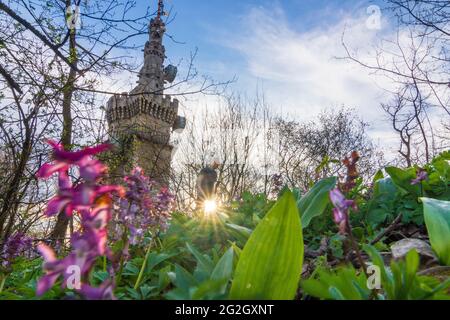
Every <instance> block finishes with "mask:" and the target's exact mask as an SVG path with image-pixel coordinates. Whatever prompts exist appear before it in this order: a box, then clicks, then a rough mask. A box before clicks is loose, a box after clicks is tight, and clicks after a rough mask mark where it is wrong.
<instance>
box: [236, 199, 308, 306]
mask: <svg viewBox="0 0 450 320" xmlns="http://www.w3.org/2000/svg"><path fill="white" fill-rule="evenodd" d="M303 252H304V247H303V234H302V227H301V221H300V218H299V214H298V209H297V206H296V203H295V199H294V196H293V195H292V193H291V192H290V191H287V192H285V193H284V195H283V196H282V197H281V198H280V199H279V200H278V202H277V203H276V204H275V205H274V206H273V208H272V209H271V210H270V211H269V212H268V213H267V215H266V216H265V217H264V219H263V220H261V222H260V224H259V225H258V226H257V227H256V229H255V230H254V231H253V233H252V235H251V237H250V239H249V240H248V242H247V244H246V245H245V247H244V250H243V251H242V253H241V256H240V258H239V262H238V265H237V267H236V271H235V277H234V280H233V284H232V287H231V292H230V299H237V300H244V299H247V300H258V299H263V300H291V299H293V298H294V297H295V294H296V291H297V287H298V282H299V280H300V275H301V272H302V263H303Z"/></svg>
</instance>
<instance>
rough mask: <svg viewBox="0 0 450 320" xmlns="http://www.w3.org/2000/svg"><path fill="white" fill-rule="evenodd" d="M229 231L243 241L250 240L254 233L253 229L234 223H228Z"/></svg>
mask: <svg viewBox="0 0 450 320" xmlns="http://www.w3.org/2000/svg"><path fill="white" fill-rule="evenodd" d="M226 226H227V228H228V230H229V232H230V233H231V235H233V236H234V237H235V238H236V239H238V240H239V241H243V242H244V243H245V242H246V241H247V240H248V238H249V237H250V235H251V234H252V230H251V229H249V228H246V227H243V226H238V225H236V224H233V223H227V224H226Z"/></svg>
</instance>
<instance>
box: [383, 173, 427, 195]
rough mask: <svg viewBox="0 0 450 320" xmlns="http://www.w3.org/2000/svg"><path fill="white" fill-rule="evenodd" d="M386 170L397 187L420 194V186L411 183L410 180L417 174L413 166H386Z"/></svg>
mask: <svg viewBox="0 0 450 320" xmlns="http://www.w3.org/2000/svg"><path fill="white" fill-rule="evenodd" d="M386 172H387V173H388V174H389V176H390V177H391V178H392V181H393V182H394V183H395V185H396V186H397V187H399V188H401V189H403V190H405V191H407V192H409V193H411V194H413V195H415V196H420V186H419V185H412V184H411V181H412V180H414V179H415V178H416V175H417V172H416V169H415V168H409V169H406V170H402V169H400V168H396V167H387V168H386Z"/></svg>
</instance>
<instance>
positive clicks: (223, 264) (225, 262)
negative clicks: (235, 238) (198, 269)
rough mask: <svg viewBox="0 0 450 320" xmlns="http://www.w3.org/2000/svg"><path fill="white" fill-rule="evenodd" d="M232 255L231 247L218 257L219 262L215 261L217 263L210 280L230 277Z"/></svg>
mask: <svg viewBox="0 0 450 320" xmlns="http://www.w3.org/2000/svg"><path fill="white" fill-rule="evenodd" d="M233 257H234V252H233V248H232V247H231V248H230V249H228V250H227V252H225V254H224V255H223V256H222V258H220V260H219V262H217V265H216V267H215V268H214V270H213V272H212V274H211V280H221V279H230V278H231V274H232V273H233Z"/></svg>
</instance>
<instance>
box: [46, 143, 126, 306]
mask: <svg viewBox="0 0 450 320" xmlns="http://www.w3.org/2000/svg"><path fill="white" fill-rule="evenodd" d="M48 143H49V144H50V145H51V146H52V148H53V158H54V161H53V162H52V163H47V164H44V165H43V166H42V167H41V169H40V170H39V171H38V173H37V176H38V177H39V178H42V179H48V178H50V177H51V176H52V175H53V174H55V173H56V174H58V194H57V195H56V196H55V197H54V198H53V199H51V200H50V202H49V204H48V207H47V210H46V215H47V216H54V215H56V214H59V213H60V212H62V211H63V210H64V212H65V214H66V215H67V216H72V215H73V214H74V213H75V212H76V213H77V214H78V215H79V217H80V221H81V231H82V232H79V233H75V234H73V236H72V238H71V245H72V252H71V253H70V254H69V255H68V256H66V257H65V258H63V259H60V260H58V259H57V257H56V254H55V252H54V251H53V250H52V249H51V248H50V247H48V246H47V245H45V244H40V245H39V247H38V250H39V252H40V253H41V254H42V256H43V257H44V260H45V262H44V266H43V268H44V270H45V271H46V274H45V275H44V276H43V277H42V278H41V279H40V280H39V281H38V284H37V295H38V296H41V295H43V294H44V293H45V292H47V291H48V290H50V289H51V288H52V287H53V285H54V284H55V283H56V281H57V280H58V279H59V278H60V277H62V278H63V282H62V287H63V288H65V287H67V281H68V279H69V277H70V276H71V275H72V273H70V272H69V271H68V270H72V268H73V267H76V268H78V270H79V271H80V278H81V279H80V281H81V284H80V286H79V287H78V288H74V289H76V290H78V291H79V292H80V293H81V294H82V295H84V296H85V297H86V298H87V299H110V298H113V295H112V282H105V283H104V284H103V285H102V286H101V287H100V288H92V287H90V286H89V285H88V284H86V283H83V281H82V280H85V279H87V277H88V275H89V273H90V271H91V269H92V268H93V266H94V263H95V261H96V259H97V258H98V257H99V256H105V255H106V256H110V255H111V253H110V250H109V248H108V247H107V225H108V222H109V221H110V219H111V207H112V201H111V194H112V193H117V194H119V195H120V196H124V193H125V191H124V189H123V188H122V187H120V186H115V185H100V184H99V180H100V178H101V177H102V176H103V174H104V173H105V172H106V170H107V168H106V166H105V165H103V164H102V163H101V162H100V161H99V160H97V159H94V158H93V156H94V155H96V154H98V153H101V152H104V151H106V150H107V149H108V148H109V146H108V145H100V146H97V147H93V148H85V149H83V150H81V151H77V152H68V151H65V150H64V149H63V147H62V145H60V144H58V143H56V142H54V141H49V142H48ZM72 167H77V168H78V170H79V177H78V179H77V180H76V181H77V183H75V184H73V183H72V181H71V179H70V178H69V169H71V168H72Z"/></svg>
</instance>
